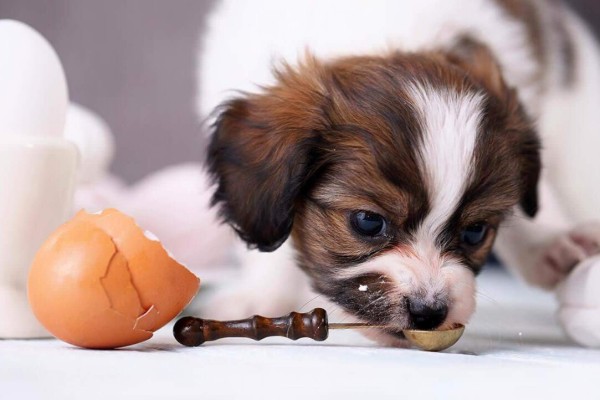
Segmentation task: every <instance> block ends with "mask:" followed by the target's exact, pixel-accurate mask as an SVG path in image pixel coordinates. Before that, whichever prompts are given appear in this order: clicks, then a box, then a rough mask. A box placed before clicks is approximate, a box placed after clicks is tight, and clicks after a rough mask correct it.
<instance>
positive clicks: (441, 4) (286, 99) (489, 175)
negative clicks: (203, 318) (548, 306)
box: [199, 0, 600, 328]
mask: <svg viewBox="0 0 600 400" xmlns="http://www.w3.org/2000/svg"><path fill="white" fill-rule="evenodd" d="M206 38H207V39H206V41H205V43H204V48H203V52H202V55H201V59H202V63H201V66H200V73H201V75H200V77H199V80H200V85H201V86H200V87H201V90H200V96H199V100H200V111H201V113H202V115H204V116H206V115H208V114H209V113H210V112H211V111H212V110H213V108H214V107H215V106H217V105H218V104H220V103H222V102H223V101H224V100H227V99H228V98H230V97H232V96H235V95H236V93H233V92H232V91H231V90H244V91H248V92H256V91H258V90H259V87H258V86H257V85H261V86H262V87H265V88H266V89H264V90H263V93H262V94H260V95H249V96H246V97H245V98H243V99H238V100H234V101H233V102H231V103H229V104H228V105H227V106H226V107H225V108H224V109H223V112H222V114H221V115H220V117H219V118H218V119H217V123H216V125H215V126H216V129H215V133H214V136H213V143H212V145H211V153H210V156H209V162H210V163H211V172H212V173H213V176H214V177H215V178H216V180H217V183H218V189H217V195H216V197H215V199H216V202H217V203H219V204H221V207H222V212H223V215H224V216H225V218H226V219H227V220H228V221H229V222H230V223H232V225H234V227H236V229H237V230H238V232H239V233H240V235H241V236H242V237H243V238H244V239H245V240H246V241H247V242H249V243H250V244H253V245H255V246H258V247H261V248H263V249H267V250H273V249H274V248H276V247H277V246H278V245H279V244H281V242H282V241H283V240H284V239H285V238H286V237H287V235H288V234H289V233H290V232H291V234H292V237H293V240H294V244H295V248H296V250H297V252H298V256H297V262H298V264H299V265H300V266H301V267H302V268H303V270H304V271H305V272H306V273H308V275H309V276H310V278H311V283H312V286H313V287H314V288H315V289H316V290H317V292H319V293H321V294H323V295H324V296H325V297H327V298H329V299H331V300H333V301H334V302H336V303H337V304H339V305H341V306H342V308H344V310H345V311H347V312H349V313H350V314H352V315H353V316H355V317H356V318H358V319H361V320H366V321H371V322H378V321H386V322H388V323H395V324H397V325H398V327H399V328H400V327H406V326H408V325H411V324H412V325H414V324H415V323H416V322H415V318H417V319H418V318H419V316H418V315H417V317H415V314H419V312H416V311H415V308H419V307H420V306H421V305H423V307H426V308H427V310H428V312H430V313H433V314H435V313H438V314H440V313H442V311H440V310H442V309H443V310H444V312H445V313H444V315H443V318H441V319H442V321H437V322H438V323H432V325H431V326H435V325H439V324H440V323H443V324H448V325H451V324H453V323H456V322H460V323H465V322H467V320H468V318H469V316H470V315H471V313H472V311H473V308H474V281H473V277H474V272H475V273H476V272H477V271H478V269H479V268H480V266H481V264H483V262H484V259H485V255H486V254H487V253H488V252H489V249H490V248H491V244H492V242H493V241H494V236H495V233H496V230H497V227H498V224H500V222H502V221H505V220H506V219H508V221H505V222H504V225H503V226H504V227H503V228H501V229H500V234H499V238H498V241H497V250H498V252H499V254H500V256H501V257H502V258H503V259H504V260H505V261H506V262H507V264H508V265H509V266H513V267H517V268H519V269H520V270H521V271H522V272H523V275H524V276H525V277H526V278H527V279H528V280H529V281H530V282H532V283H535V284H538V285H541V286H545V287H552V286H553V285H555V284H556V283H557V282H558V281H559V280H560V279H561V278H562V277H563V276H564V274H566V273H567V272H568V271H569V269H570V268H572V266H573V265H574V263H575V262H576V261H577V260H579V259H581V258H582V257H585V256H586V255H588V254H590V253H593V252H595V251H597V248H596V245H595V243H596V242H597V239H598V237H599V236H600V235H599V234H598V230H597V229H596V228H595V227H594V226H593V225H592V226H591V227H588V228H586V229H585V230H583V231H582V233H581V234H576V235H573V233H572V232H571V233H569V230H570V229H571V228H572V225H574V224H575V223H576V222H579V223H583V222H587V221H590V220H592V219H594V218H598V217H600V215H598V211H597V206H596V202H597V200H598V199H600V189H599V187H598V185H597V184H598V181H597V178H596V176H595V171H597V170H598V167H600V161H598V160H597V158H596V157H595V149H597V148H599V145H600V134H598V133H597V132H596V129H597V127H598V126H600V113H597V112H596V111H595V108H596V107H597V106H598V105H600V61H599V58H598V53H597V51H596V47H595V42H594V41H593V39H592V38H591V35H590V34H589V33H588V32H587V30H586V29H585V28H584V27H583V25H582V24H581V23H580V22H579V20H578V19H577V18H576V17H574V16H573V15H572V14H571V13H570V12H569V11H568V10H566V9H565V8H564V7H562V5H561V4H560V3H559V2H554V1H541V0H540V1H534V0H531V1H527V0H523V1H519V0H470V1H465V0H421V1H391V0H390V1H383V0H381V1H372V2H369V3H368V5H367V4H366V3H365V2H363V1H340V2H338V1H325V2H323V1H317V0H315V1H303V2H282V1H277V0H273V1H262V2H260V3H256V2H235V1H225V2H223V3H222V4H221V5H219V7H218V9H217V10H216V12H215V14H214V15H213V17H212V19H211V21H210V26H209V31H208V34H207V36H206ZM306 50H308V51H310V52H311V53H312V54H313V55H314V57H315V59H312V58H311V57H310V56H309V57H308V60H304V61H303V59H304V57H305V55H304V54H305V51H306ZM280 61H285V62H286V63H287V64H289V65H290V66H291V67H284V68H283V71H282V72H280V73H279V74H278V75H275V74H273V73H272V66H273V64H275V65H278V63H280ZM513 88H514V89H516V92H515V91H513V90H512V89H513ZM323 110H326V111H323ZM536 120H537V124H535V123H534V121H536ZM535 131H537V132H538V133H539V136H540V137H541V139H542V142H543V147H544V152H543V154H542V159H543V163H544V165H545V169H544V170H543V174H542V179H541V183H540V191H539V196H540V199H539V203H540V212H539V213H538V214H537V216H536V218H535V219H533V220H529V219H527V218H525V216H524V214H525V213H527V214H530V215H534V214H535V211H536V208H537V198H536V194H535V192H536V190H535V186H536V184H537V178H538V176H537V175H538V173H539V169H538V170H537V171H536V165H535V163H536V161H537V160H536V157H537V146H538V142H537V134H535ZM236 132H237V133H238V135H237V136H236ZM281 138H286V140H285V143H284V141H283V139H281ZM251 140H254V142H251ZM274 141H276V142H277V143H275V144H274V143H273V142H274ZM292 143H293V144H292ZM298 143H302V146H301V147H299V146H297V144H298ZM378 146H379V147H378ZM394 146H397V147H394ZM261 149H262V150H261ZM513 150H514V151H513ZM274 158H276V159H274ZM263 163H264V165H263ZM310 163H312V164H311V165H313V166H314V168H311V167H309V168H306V165H307V164H310ZM382 163H385V164H386V165H385V166H382ZM290 164H293V165H290ZM286 166H287V168H289V170H286ZM298 166H303V168H301V170H302V171H299V170H298V169H300V167H298ZM256 168H258V169H259V170H260V171H262V172H260V171H259V172H260V174H262V175H261V176H262V178H257V177H256V176H255V175H256V173H257V172H256V171H253V169H256ZM238 169H239V170H238ZM280 169H283V170H284V172H285V173H283V174H282V175H281V176H278V177H277V179H273V182H272V183H271V182H270V179H269V178H270V177H269V175H268V174H269V173H270V172H272V174H273V175H274V176H276V175H277V174H278V172H281V171H279V170H280ZM307 169H308V170H309V171H307ZM511 171H512V172H511ZM253 173H254V174H255V175H254V176H250V174H253ZM264 174H267V175H264ZM308 175H310V176H308ZM574 177H577V178H576V179H575V178H574ZM288 178H289V179H292V180H293V179H296V181H294V182H295V183H293V185H292V186H290V185H289V184H290V182H287V180H288ZM284 181H285V182H284ZM236 183H237V184H240V185H241V186H244V185H248V187H244V189H243V190H242V192H244V191H245V194H248V197H247V198H246V197H245V196H244V193H242V194H237V193H236V188H235V187H234V185H236ZM284 183H285V184H284ZM279 184H281V186H279ZM254 191H257V192H274V193H278V192H282V193H283V192H287V193H290V198H288V199H283V198H281V197H278V198H267V197H263V198H259V199H253V197H252V196H251V195H250V193H253V192H254ZM242 197H243V198H242ZM282 199H283V200H282ZM253 200H256V202H253ZM288 203H289V204H288ZM281 204H284V207H283V208H286V207H287V209H286V210H283V211H281V210H277V211H274V210H271V211H269V210H263V209H261V208H262V207H267V208H269V207H271V208H273V207H275V208H278V207H281ZM516 204H520V205H519V206H517V208H516V213H515V214H516V215H515V216H514V217H510V216H509V217H507V214H508V212H507V211H508V210H509V209H512V207H513V205H516ZM363 210H367V211H368V212H370V213H372V214H369V215H371V216H372V215H383V216H385V219H384V220H385V221H387V222H386V223H387V225H386V231H385V232H384V233H385V234H381V235H380V238H379V239H377V240H379V242H376V241H374V240H371V239H368V240H367V239H365V237H359V238H357V237H356V232H354V233H352V229H353V228H352V223H353V222H352V221H355V220H356V218H362V219H361V220H360V221H361V223H364V221H365V214H357V212H360V211H363ZM272 214H277V215H275V216H274V215H272ZM357 215H358V217H357ZM369 215H368V216H367V218H366V219H367V223H372V221H369V220H368V219H369V218H371V217H369ZM257 216H260V218H258V217H257ZM352 218H354V219H352ZM481 221H484V222H485V224H486V226H489V232H490V233H486V232H484V234H486V236H485V242H483V241H482V243H481V244H478V247H477V248H475V247H473V248H470V249H467V250H465V248H464V247H461V245H460V243H458V244H457V242H456V241H457V240H458V239H457V238H458V237H463V238H464V235H465V231H467V233H468V235H473V234H474V233H473V232H474V231H473V229H475V231H476V230H477V229H478V228H477V226H479V225H480V222H481ZM474 226H475V227H476V228H473V227H474ZM467 228H468V229H467ZM469 229H470V230H469ZM354 230H355V231H356V229H354ZM265 232H266V233H265ZM476 233H477V232H475V234H476ZM374 237H377V236H374ZM369 240H371V241H370V242H369ZM556 244H558V246H556ZM291 254H292V251H291V249H290V248H289V246H287V245H284V247H283V248H282V249H280V250H278V251H277V252H275V253H255V252H251V253H249V254H247V255H242V259H243V260H245V261H244V264H245V265H248V264H251V265H248V268H246V269H245V271H244V275H245V278H244V279H242V280H241V281H240V283H239V284H238V285H237V286H236V288H235V289H232V290H233V291H232V292H230V293H229V294H228V295H226V296H225V295H224V296H223V297H221V298H219V299H218V300H217V301H215V304H219V310H216V309H214V310H212V311H213V312H215V313H216V314H219V315H220V316H222V317H231V316H245V315H244V314H246V313H253V312H268V313H274V312H277V311H284V310H286V309H289V308H292V307H294V305H296V304H295V303H294V298H295V297H296V298H297V295H298V294H299V293H302V290H301V287H302V286H303V283H302V282H303V281H304V280H305V279H303V278H302V274H299V273H298V271H299V270H298V269H296V268H295V267H294V264H295V263H296V260H294V259H293V257H292V255H291ZM327 268H329V269H327ZM365 288H366V289H365ZM359 289H360V290H359ZM295 295H296V296H295ZM228 299H229V300H228ZM415 303H419V307H417V306H415ZM390 310H396V311H394V312H392V311H390ZM218 311H221V312H218ZM438 311H439V312H438ZM411 321H412V322H411Z"/></svg>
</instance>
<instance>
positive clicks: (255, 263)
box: [202, 242, 309, 319]
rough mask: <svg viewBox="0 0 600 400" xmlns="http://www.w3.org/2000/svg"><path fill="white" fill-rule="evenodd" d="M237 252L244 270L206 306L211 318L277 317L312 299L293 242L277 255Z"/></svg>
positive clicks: (205, 313) (242, 249) (204, 312)
mask: <svg viewBox="0 0 600 400" xmlns="http://www.w3.org/2000/svg"><path fill="white" fill-rule="evenodd" d="M238 246H239V247H238V248H237V249H236V251H237V253H238V257H239V260H240V263H241V270H240V274H239V276H238V277H236V278H235V280H234V281H233V282H232V283H230V284H228V285H225V286H223V287H222V288H219V289H217V291H216V292H215V293H214V294H213V295H212V296H210V297H209V298H208V300H207V301H206V302H205V304H204V305H203V306H202V315H203V316H206V317H208V318H218V319H239V318H247V317H249V316H251V315H254V314H260V315H263V316H270V317H275V316H279V315H283V314H287V313H289V312H290V311H293V310H295V309H296V308H297V307H299V305H301V304H302V303H301V302H302V301H306V300H305V298H306V297H307V296H308V294H307V293H308V292H309V289H308V282H307V278H306V275H304V274H303V273H302V271H301V270H300V269H299V268H298V267H297V266H296V265H295V262H294V254H293V250H292V249H291V246H290V244H289V242H287V243H284V244H283V246H281V247H280V248H279V249H277V250H276V251H275V252H273V253H261V252H259V251H257V250H247V249H246V247H245V244H243V243H241V242H239V243H238Z"/></svg>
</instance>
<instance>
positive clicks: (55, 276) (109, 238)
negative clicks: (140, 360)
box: [28, 209, 200, 348]
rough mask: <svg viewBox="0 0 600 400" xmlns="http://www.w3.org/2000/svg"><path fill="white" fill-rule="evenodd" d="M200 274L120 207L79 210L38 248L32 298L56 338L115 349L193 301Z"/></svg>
mask: <svg viewBox="0 0 600 400" xmlns="http://www.w3.org/2000/svg"><path fill="white" fill-rule="evenodd" d="M199 284H200V280H199V279H198V278H197V277H196V276H195V275H194V274H192V273H191V272H190V271H189V270H187V269H186V268H185V267H184V266H182V265H181V264H179V263H177V262H176V261H175V260H174V259H173V258H172V257H171V256H170V255H169V254H168V253H167V251H166V250H165V249H164V248H163V247H162V245H161V244H160V242H158V241H157V240H155V239H154V238H153V237H152V236H150V235H149V234H148V235H147V234H145V233H144V232H143V231H142V229H141V228H140V227H138V226H137V225H136V223H135V221H134V220H133V219H132V218H130V217H128V216H126V215H124V214H122V213H121V212H119V211H117V210H113V209H110V210H105V211H104V212H102V213H101V214H88V213H86V212H84V211H82V212H79V213H78V214H77V215H76V216H75V218H73V219H72V220H71V221H70V222H67V223H66V224H64V225H63V226H61V227H60V228H59V229H58V230H57V231H56V232H54V233H53V234H52V235H51V236H50V237H49V238H48V239H47V241H46V242H45V243H44V244H43V245H42V247H41V248H40V250H39V251H38V253H37V255H36V258H35V260H34V262H33V265H32V267H31V271H30V274H29V288H28V292H29V302H30V304H31V307H32V309H33V312H34V314H35V316H36V317H37V318H38V320H39V321H40V322H41V323H42V324H43V325H44V326H45V327H46V329H48V331H50V333H52V334H53V335H54V336H56V337H57V338H59V339H61V340H64V341H65V342H68V343H71V344H74V345H76V346H81V347H88V348H115V347H121V346H127V345H131V344H135V343H139V342H142V341H144V340H147V339H149V338H150V337H152V332H153V331H155V330H157V329H159V328H160V327H162V326H163V325H165V324H166V323H168V322H169V321H170V320H171V319H173V318H174V317H175V316H176V315H177V314H179V313H180V312H181V310H182V309H183V308H184V307H185V306H186V305H187V304H188V303H189V302H190V301H191V299H192V298H193V297H194V295H195V294H196V292H197V291H198V287H199Z"/></svg>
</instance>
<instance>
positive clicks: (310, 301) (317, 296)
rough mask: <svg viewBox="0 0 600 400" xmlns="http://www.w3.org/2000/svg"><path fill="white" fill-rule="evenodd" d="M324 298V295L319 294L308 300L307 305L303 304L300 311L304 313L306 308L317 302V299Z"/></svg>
mask: <svg viewBox="0 0 600 400" xmlns="http://www.w3.org/2000/svg"><path fill="white" fill-rule="evenodd" d="M320 297H323V295H322V294H318V295H316V296H315V297H313V298H312V299H310V300H308V301H307V302H306V303H304V304H302V306H301V307H300V309H299V311H303V310H304V307H307V306H308V305H309V304H310V303H312V302H313V301H315V300H316V299H318V298H320ZM329 315H331V311H330V312H329Z"/></svg>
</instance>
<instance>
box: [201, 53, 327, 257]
mask: <svg viewBox="0 0 600 400" xmlns="http://www.w3.org/2000/svg"><path fill="white" fill-rule="evenodd" d="M316 69H317V67H316V65H304V66H303V67H301V68H300V69H299V70H297V71H293V70H292V69H291V68H289V67H284V70H283V71H279V72H276V76H277V78H278V84H277V85H276V86H273V87H270V88H266V89H265V91H264V93H262V94H258V95H246V96H244V97H241V98H238V99H234V100H232V101H230V102H228V103H226V104H224V105H223V106H222V107H221V113H220V115H219V116H218V118H217V120H216V122H215V124H214V125H213V132H212V139H211V142H210V145H209V149H208V158H207V162H208V168H209V172H210V173H211V175H212V177H213V179H214V181H215V182H216V184H217V188H216V192H215V194H214V196H213V205H218V206H219V207H220V210H219V211H220V215H221V217H222V218H223V219H224V220H225V221H226V222H228V223H230V224H231V225H232V226H233V228H234V229H235V230H236V231H237V233H238V234H239V236H240V237H241V238H242V239H243V240H245V241H246V242H247V243H248V246H249V247H252V248H254V247H256V248H258V249H259V250H261V251H273V250H275V249H277V248H278V247H279V246H280V245H281V244H282V243H283V242H284V241H285V240H286V239H287V237H288V235H289V234H290V231H291V229H292V221H293V214H294V208H295V203H296V201H297V199H298V197H299V196H300V194H301V192H302V190H303V188H304V187H305V185H306V183H307V181H308V180H309V179H310V177H311V175H312V174H313V172H314V168H315V165H316V162H315V161H316V160H315V158H316V152H317V148H316V144H317V142H318V140H319V133H318V131H319V130H321V129H322V127H323V121H322V112H321V109H320V106H321V104H320V103H321V102H322V98H323V95H322V91H321V90H320V87H319V85H318V80H317V77H316V74H317V72H318V71H316Z"/></svg>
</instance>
